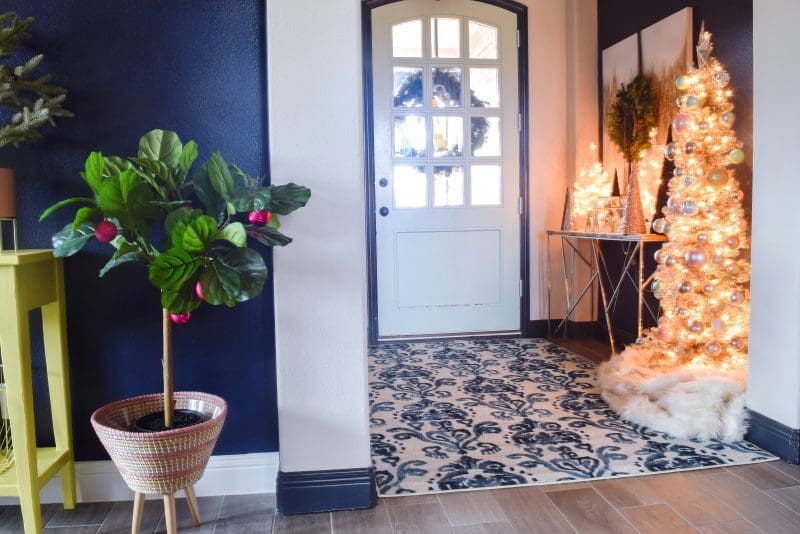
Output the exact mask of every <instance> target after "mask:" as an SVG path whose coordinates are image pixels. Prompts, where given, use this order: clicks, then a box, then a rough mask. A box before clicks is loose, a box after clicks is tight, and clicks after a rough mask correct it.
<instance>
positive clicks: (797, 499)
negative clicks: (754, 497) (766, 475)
mask: <svg viewBox="0 0 800 534" xmlns="http://www.w3.org/2000/svg"><path fill="white" fill-rule="evenodd" d="M767 494H769V495H770V496H771V497H772V498H773V499H775V500H777V501H779V502H781V503H782V504H783V505H784V506H786V507H788V508H790V509H792V510H794V511H795V512H797V513H800V486H792V487H790V488H780V489H774V490H769V491H768V492H767Z"/></svg>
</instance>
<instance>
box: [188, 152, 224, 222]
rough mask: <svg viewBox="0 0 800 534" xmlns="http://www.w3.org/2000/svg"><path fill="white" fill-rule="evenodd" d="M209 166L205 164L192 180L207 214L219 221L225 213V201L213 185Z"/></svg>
mask: <svg viewBox="0 0 800 534" xmlns="http://www.w3.org/2000/svg"><path fill="white" fill-rule="evenodd" d="M208 165H209V164H208V162H206V163H204V164H203V165H202V166H201V167H200V168H199V169H198V170H197V172H196V173H195V175H194V179H193V180H192V181H193V182H194V192H195V194H196V195H197V198H199V199H200V202H202V203H203V206H205V208H206V213H207V214H208V215H211V216H212V217H216V218H217V219H219V218H221V216H222V215H224V212H225V199H224V198H222V195H220V194H219V193H218V192H217V190H216V189H215V188H214V186H213V185H212V184H211V177H210V175H209V173H208Z"/></svg>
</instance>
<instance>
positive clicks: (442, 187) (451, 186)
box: [433, 165, 464, 206]
mask: <svg viewBox="0 0 800 534" xmlns="http://www.w3.org/2000/svg"><path fill="white" fill-rule="evenodd" d="M433 205H434V206H462V205H464V167H450V166H448V167H445V166H438V165H437V166H435V167H434V168H433Z"/></svg>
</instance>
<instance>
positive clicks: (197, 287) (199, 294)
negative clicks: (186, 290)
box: [194, 280, 206, 300]
mask: <svg viewBox="0 0 800 534" xmlns="http://www.w3.org/2000/svg"><path fill="white" fill-rule="evenodd" d="M194 294H195V295H197V298H199V299H200V300H206V298H205V297H204V296H203V286H202V284H200V281H199V280H198V281H197V283H196V284H195V286H194Z"/></svg>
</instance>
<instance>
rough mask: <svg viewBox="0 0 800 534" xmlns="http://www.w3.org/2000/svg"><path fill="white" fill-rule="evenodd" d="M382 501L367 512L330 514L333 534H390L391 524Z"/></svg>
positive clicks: (355, 511) (348, 511)
mask: <svg viewBox="0 0 800 534" xmlns="http://www.w3.org/2000/svg"><path fill="white" fill-rule="evenodd" d="M386 508H387V507H386V504H384V501H383V500H379V501H378V504H377V506H375V508H370V509H369V510H346V511H344V512H334V513H332V514H331V522H332V527H333V534H350V533H353V534H373V533H374V534H392V523H391V521H390V520H389V512H388V510H387V509H386Z"/></svg>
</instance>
